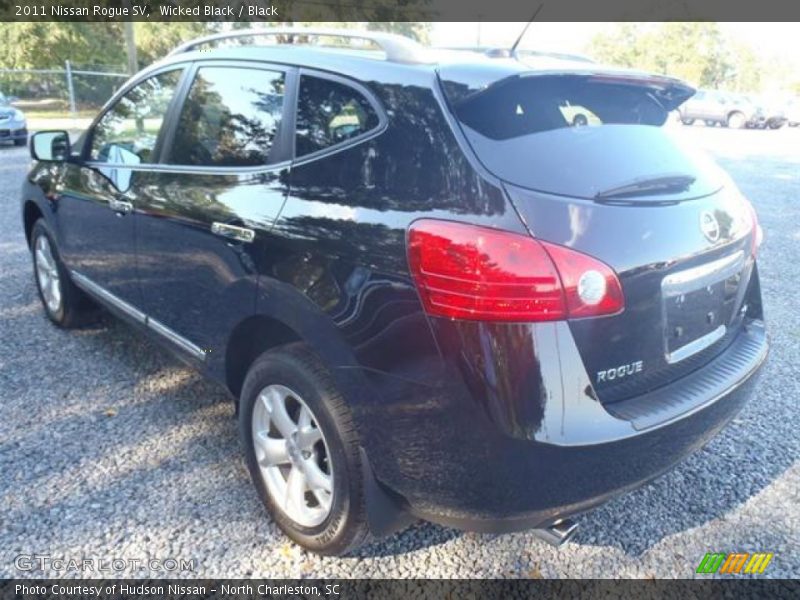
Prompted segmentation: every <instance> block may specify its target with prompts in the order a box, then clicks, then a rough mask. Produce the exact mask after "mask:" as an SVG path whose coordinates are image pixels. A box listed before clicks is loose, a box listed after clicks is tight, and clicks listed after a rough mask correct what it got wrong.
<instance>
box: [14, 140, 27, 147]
mask: <svg viewBox="0 0 800 600" xmlns="http://www.w3.org/2000/svg"><path fill="white" fill-rule="evenodd" d="M14 145H15V146H27V145H28V140H27V138H26V139H24V140H14Z"/></svg>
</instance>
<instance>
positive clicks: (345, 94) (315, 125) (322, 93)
mask: <svg viewBox="0 0 800 600" xmlns="http://www.w3.org/2000/svg"><path fill="white" fill-rule="evenodd" d="M379 124H380V119H379V118H378V114H377V113H376V112H375V109H374V108H373V107H372V105H371V104H370V102H369V101H368V100H367V99H366V98H365V97H364V95H363V94H362V93H361V92H359V91H358V90H356V89H354V88H352V87H350V86H349V85H345V84H343V83H339V82H337V81H331V80H329V79H322V78H319V77H313V76H309V75H303V76H302V77H301V78H300V90H299V93H298V97H297V124H296V141H295V153H296V155H297V156H305V155H306V154H311V153H313V152H318V151H320V150H324V149H326V148H330V147H331V146H335V145H337V144H340V143H342V142H345V141H347V140H351V139H353V138H355V137H358V136H360V135H362V134H365V133H367V132H369V131H371V130H373V129H375V128H376V127H378V125H379Z"/></svg>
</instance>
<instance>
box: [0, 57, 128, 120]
mask: <svg viewBox="0 0 800 600" xmlns="http://www.w3.org/2000/svg"><path fill="white" fill-rule="evenodd" d="M127 79H128V75H127V74H126V73H125V72H124V69H119V70H112V69H108V68H107V67H106V68H103V67H93V66H91V65H81V66H80V67H78V68H76V67H75V66H74V65H72V64H70V61H65V62H64V66H63V68H52V69H0V92H2V93H3V94H4V95H5V96H6V97H9V98H12V99H13V104H14V105H15V106H17V107H19V108H20V109H22V110H24V111H25V112H26V113H27V112H30V113H34V114H41V115H47V116H59V115H60V116H71V117H75V116H78V115H80V114H86V113H94V112H96V111H97V109H98V108H100V107H101V106H102V105H103V104H104V103H105V102H106V100H108V99H109V98H110V97H111V95H112V94H113V93H114V92H115V91H116V90H117V89H119V87H120V86H121V85H122V84H123V83H125V81H126V80H127Z"/></svg>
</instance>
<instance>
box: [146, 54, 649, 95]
mask: <svg viewBox="0 0 800 600" xmlns="http://www.w3.org/2000/svg"><path fill="white" fill-rule="evenodd" d="M425 56H426V58H427V60H425V61H424V62H414V63H407V62H399V61H392V60H387V59H386V55H385V54H384V53H383V52H382V51H380V50H374V51H373V50H363V49H354V48H351V47H326V46H317V45H307V44H260V45H246V46H221V47H216V48H212V49H209V50H202V51H201V50H192V51H188V52H183V53H177V54H172V55H170V56H168V57H166V58H165V59H164V60H162V61H160V62H159V63H157V65H154V67H155V66H163V65H165V64H170V63H179V62H191V61H198V60H237V61H264V62H272V63H276V64H281V65H286V66H294V67H305V68H309V69H319V70H324V71H330V72H332V73H336V74H340V75H343V76H346V77H351V78H354V79H358V80H363V81H382V80H386V81H393V80H395V79H396V78H397V76H398V74H401V73H402V74H405V75H408V74H410V73H414V72H416V73H420V74H427V75H428V77H427V79H428V80H429V79H430V74H433V73H436V72H438V73H440V74H441V75H442V77H443V78H444V79H453V80H457V81H459V82H465V83H468V84H469V85H470V87H475V86H477V87H482V86H486V85H489V84H491V83H494V82H496V81H499V80H501V79H505V78H507V77H511V76H514V75H521V74H525V73H535V72H557V73H572V72H574V73H593V74H596V73H600V74H615V73H620V74H621V73H625V74H631V73H638V74H640V75H649V74H648V73H645V72H642V71H635V70H632V69H626V68H622V67H614V66H609V65H603V64H599V63H594V62H588V61H587V60H586V59H584V58H583V57H580V58H577V57H576V58H575V59H569V58H562V57H560V56H556V55H552V54H548V53H544V52H539V53H533V54H526V53H523V54H522V55H521V56H520V58H515V57H511V56H499V57H498V56H490V55H487V53H486V52H485V51H483V50H482V49H466V50H462V49H439V48H426V49H425Z"/></svg>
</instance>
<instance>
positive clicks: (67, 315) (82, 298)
mask: <svg viewBox="0 0 800 600" xmlns="http://www.w3.org/2000/svg"><path fill="white" fill-rule="evenodd" d="M42 236H44V237H45V238H47V242H48V244H49V247H50V251H51V253H52V256H53V258H54V259H55V268H56V269H57V271H58V280H59V281H58V284H59V289H60V290H61V303H60V306H59V307H58V308H57V309H56V310H52V309H51V308H50V307H49V306H48V304H47V301H46V300H45V296H44V293H43V291H42V288H41V285H40V282H39V277H38V276H37V263H38V258H37V253H36V247H37V241H38V239H39V238H40V237H42ZM31 258H32V260H33V279H34V281H35V282H36V291H37V292H38V293H39V300H40V301H41V302H42V307H43V308H44V312H45V314H46V315H47V317H48V318H49V319H50V320H51V321H52V322H53V323H55V324H56V325H58V326H59V327H63V328H64V329H73V328H75V327H80V326H82V325H84V324H86V322H87V321H88V320H89V319H90V317H92V316H93V315H94V314H95V308H96V307H95V305H94V304H93V303H92V301H91V300H90V299H89V298H88V296H86V294H84V293H83V292H82V291H81V290H80V289H78V288H77V287H76V286H75V284H74V283H73V282H72V280H71V279H70V277H69V272H68V271H67V269H66V267H65V266H64V263H63V262H61V257H60V255H59V252H58V247H57V246H56V242H55V238H54V237H53V235H52V234H51V233H50V230H49V229H48V228H47V225H46V224H45V221H44V219H39V220H37V221H36V222H35V223H34V224H33V228H32V229H31Z"/></svg>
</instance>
